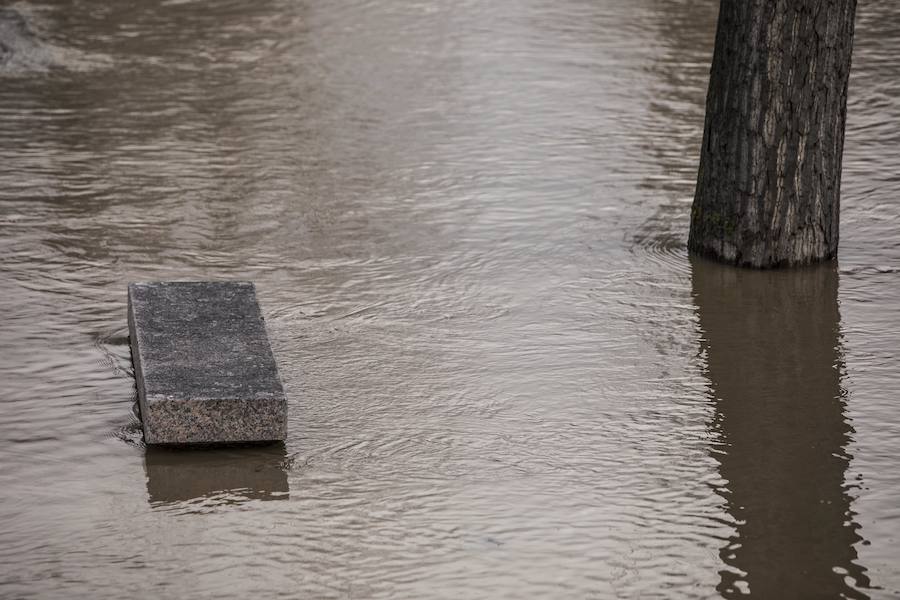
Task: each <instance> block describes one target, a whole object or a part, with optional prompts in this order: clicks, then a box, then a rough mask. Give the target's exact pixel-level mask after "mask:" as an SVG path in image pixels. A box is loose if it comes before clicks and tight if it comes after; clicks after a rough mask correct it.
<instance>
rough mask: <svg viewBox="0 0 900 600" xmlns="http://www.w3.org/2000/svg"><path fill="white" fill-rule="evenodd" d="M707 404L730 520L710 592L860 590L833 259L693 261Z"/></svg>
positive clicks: (827, 593) (844, 593)
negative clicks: (805, 264) (780, 263)
mask: <svg viewBox="0 0 900 600" xmlns="http://www.w3.org/2000/svg"><path fill="white" fill-rule="evenodd" d="M692 282H693V296H694V302H695V303H696V306H697V312H698V314H699V319H700V327H701V330H702V334H703V341H702V350H703V352H704V353H705V355H706V365H707V370H706V374H707V376H708V378H709V381H710V387H711V393H712V395H713V397H714V402H715V421H714V423H713V428H714V434H715V438H716V439H718V441H719V444H718V445H717V446H716V447H715V458H716V460H717V461H718V462H719V465H720V466H719V471H720V473H721V475H722V478H723V480H724V483H723V485H722V487H721V489H719V490H718V492H719V493H720V494H721V496H722V497H723V498H724V500H725V503H726V509H727V510H728V512H729V514H730V515H731V516H732V518H733V519H734V522H735V531H734V534H733V535H732V536H731V538H730V539H729V540H728V542H727V544H726V545H725V547H724V548H722V550H721V557H722V560H723V561H724V562H725V564H726V565H727V566H728V568H726V569H724V570H723V571H722V573H721V581H720V584H719V592H720V593H721V594H722V595H723V596H725V597H734V596H740V595H743V594H746V593H747V592H748V591H749V593H750V594H752V595H753V596H756V597H759V598H825V597H828V598H831V597H850V598H863V597H866V596H865V595H864V594H862V593H861V592H860V591H859V588H867V587H868V586H869V581H868V578H867V577H866V573H865V571H866V569H865V568H864V567H862V566H860V565H858V564H857V563H856V559H857V554H856V549H855V547H854V546H855V544H857V543H859V542H861V541H862V539H861V537H860V536H859V534H858V533H857V530H858V529H859V526H858V525H857V524H856V523H855V522H854V513H853V511H852V508H851V502H852V497H851V495H850V491H851V488H852V487H853V486H852V485H849V484H848V483H846V482H845V472H846V469H847V466H848V464H849V461H850V459H851V457H850V455H849V454H848V451H847V446H848V443H849V442H850V440H851V436H852V434H853V429H852V426H851V424H850V422H849V419H848V418H847V416H846V414H845V402H846V393H845V391H844V390H843V389H842V387H841V374H842V371H843V360H842V356H841V354H842V350H841V342H840V315H839V312H838V300H837V290H838V272H837V265H836V264H835V263H829V264H826V265H822V266H818V267H814V268H808V269H799V270H789V271H782V270H771V271H754V270H744V269H735V268H731V267H726V266H721V265H718V264H714V263H711V262H709V261H706V260H701V259H694V260H693V261H692Z"/></svg>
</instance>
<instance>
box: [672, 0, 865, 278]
mask: <svg viewBox="0 0 900 600" xmlns="http://www.w3.org/2000/svg"><path fill="white" fill-rule="evenodd" d="M855 13H856V0H721V5H720V8H719V23H718V29H717V32H716V46H715V52H714V55H713V62H712V69H711V72H710V80H709V90H708V92H707V98H706V124H705V127H704V132H703V147H702V149H701V152H700V170H699V173H698V175H697V188H696V192H695V195H694V204H693V208H692V211H691V232H690V238H689V240H688V247H689V249H690V250H691V251H692V252H695V253H698V254H702V255H706V256H710V257H713V258H716V259H718V260H721V261H724V262H728V263H732V264H736V265H741V266H749V267H778V266H789V265H801V264H808V263H813V262H817V261H821V260H826V259H829V258H833V257H834V256H836V255H837V248H838V223H839V209H840V188H841V156H842V154H843V149H844V122H845V117H846V112H847V82H848V79H849V75H850V55H851V50H852V47H853V21H854V16H855Z"/></svg>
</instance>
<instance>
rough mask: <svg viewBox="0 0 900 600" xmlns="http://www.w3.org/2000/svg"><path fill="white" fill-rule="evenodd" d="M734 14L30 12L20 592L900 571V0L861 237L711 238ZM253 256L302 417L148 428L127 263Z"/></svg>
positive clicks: (673, 592)
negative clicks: (776, 262)
mask: <svg viewBox="0 0 900 600" xmlns="http://www.w3.org/2000/svg"><path fill="white" fill-rule="evenodd" d="M717 6H718V2H716V1H714V0H705V1H689V0H683V1H680V0H605V1H593V2H589V1H585V0H520V1H517V2H509V1H506V0H500V1H498V0H462V1H459V2H437V1H434V0H418V1H409V2H400V1H390V0H366V1H353V0H335V1H329V2H307V1H305V0H256V1H253V2H245V1H237V0H224V1H220V2H201V1H189V0H188V1H184V0H153V1H151V0H130V1H128V2H105V1H100V0H71V1H65V2H63V1H53V0H50V1H49V2H45V3H42V4H33V3H30V2H18V3H13V4H8V3H7V4H4V5H3V7H2V8H0V382H2V386H0V597H3V598H72V597H84V598H94V599H104V598H123V597H132V598H227V597H251V595H252V597H258V598H274V597H284V598H301V597H307V598H453V599H456V598H492V599H496V598H598V599H599V598H637V597H641V598H710V597H718V596H723V597H727V598H731V597H738V596H742V595H746V594H749V595H751V596H753V597H757V598H765V599H772V598H839V597H843V598H867V597H871V598H888V597H896V596H897V595H898V594H900V458H898V457H900V410H898V400H900V374H898V370H900V355H898V349H900V202H898V199H900V128H898V123H900V63H898V61H897V58H896V56H897V54H896V51H897V48H900V8H898V7H897V5H896V4H895V3H893V2H889V1H887V0H882V1H878V0H863V1H861V2H860V5H859V11H858V15H857V29H856V44H855V51H854V65H853V71H852V78H851V84H850V85H851V89H850V100H849V109H848V123H847V138H846V149H845V156H844V173H843V184H842V216H841V247H840V256H839V260H838V261H837V262H834V263H829V264H827V265H823V266H820V267H817V268H812V269H804V270H800V271H792V272H787V271H785V272H781V271H774V272H753V271H737V270H733V269H728V268H724V267H720V266H717V265H715V264H712V263H708V262H705V261H700V260H697V259H692V258H690V257H689V256H688V254H687V252H686V250H685V242H686V238H687V229H688V217H689V210H690V202H691V198H692V194H693V186H694V181H695V177H696V167H697V160H698V150H699V145H700V137H701V134H702V123H703V103H704V98H705V91H706V83H707V77H708V71H709V64H710V59H711V55H712V43H713V36H714V33H715V24H716V12H717ZM170 279H182V280H197V279H242V280H252V281H255V282H256V284H257V288H258V294H259V298H260V303H261V305H262V310H263V313H264V315H265V317H266V320H267V326H268V329H269V335H270V338H271V340H272V344H273V349H274V352H275V356H276V359H277V361H278V364H279V368H280V371H281V375H282V378H283V380H284V384H285V388H286V392H287V394H288V397H289V438H288V440H287V441H286V442H285V443H284V444H283V445H276V446H274V447H266V448H258V449H229V450H220V451H204V452H191V453H174V452H171V451H165V450H155V449H150V448H146V447H145V446H144V445H143V442H142V439H141V433H140V425H139V422H138V421H137V419H136V417H135V416H134V414H133V406H132V405H133V401H134V379H133V374H132V370H131V362H130V354H129V346H128V329H127V325H126V317H125V301H126V296H125V292H126V285H127V283H128V282H130V281H147V280H170Z"/></svg>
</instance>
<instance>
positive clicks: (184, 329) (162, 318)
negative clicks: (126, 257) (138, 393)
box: [128, 282, 284, 399]
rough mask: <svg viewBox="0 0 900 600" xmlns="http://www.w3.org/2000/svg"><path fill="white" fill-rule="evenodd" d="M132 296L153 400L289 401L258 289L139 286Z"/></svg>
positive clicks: (134, 285) (245, 285) (210, 284)
mask: <svg viewBox="0 0 900 600" xmlns="http://www.w3.org/2000/svg"><path fill="white" fill-rule="evenodd" d="M128 296H129V302H130V305H131V314H132V318H133V320H134V334H135V336H136V338H137V339H136V340H134V341H135V342H136V347H137V349H138V353H139V356H137V357H135V358H136V360H138V361H139V362H140V369H141V378H142V380H143V387H144V393H145V394H146V395H147V396H148V397H150V396H165V397H176V398H196V399H229V398H249V399H252V398H257V399H263V398H274V397H281V396H283V395H284V391H283V389H282V386H281V381H280V379H279V377H278V371H277V368H276V365H275V358H274V356H273V355H272V350H271V348H270V346H269V340H268V337H267V336H266V329H265V324H264V322H263V318H262V315H261V314H260V311H259V305H258V304H257V301H256V289H255V287H254V285H253V284H252V283H249V282H162V283H132V284H130V285H129V286H128Z"/></svg>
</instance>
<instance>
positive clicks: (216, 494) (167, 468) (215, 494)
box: [144, 443, 289, 506]
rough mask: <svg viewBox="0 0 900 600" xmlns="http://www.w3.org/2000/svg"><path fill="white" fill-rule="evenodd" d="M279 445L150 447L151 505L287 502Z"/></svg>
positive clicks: (147, 466)
mask: <svg viewBox="0 0 900 600" xmlns="http://www.w3.org/2000/svg"><path fill="white" fill-rule="evenodd" d="M286 460H287V458H286V451H285V447H284V444H283V443H276V444H268V445H265V446H246V447H232V448H202V449H191V450H184V449H180V448H166V447H148V448H147V452H146V454H145V455H144V468H145V469H146V474H147V493H148V494H149V501H150V504H151V505H153V506H161V505H170V504H180V503H203V502H206V501H209V502H212V503H214V504H237V503H242V502H246V501H248V500H286V499H287V498H288V497H289V486H288V478H287V470H286V466H285V463H286Z"/></svg>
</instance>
